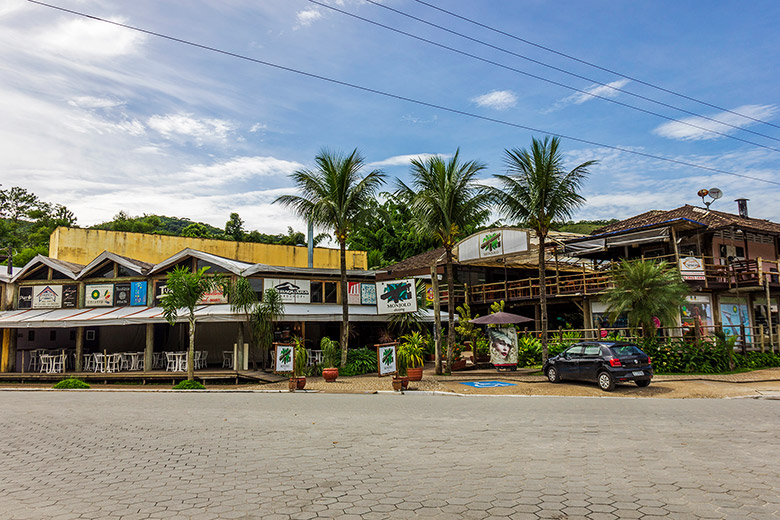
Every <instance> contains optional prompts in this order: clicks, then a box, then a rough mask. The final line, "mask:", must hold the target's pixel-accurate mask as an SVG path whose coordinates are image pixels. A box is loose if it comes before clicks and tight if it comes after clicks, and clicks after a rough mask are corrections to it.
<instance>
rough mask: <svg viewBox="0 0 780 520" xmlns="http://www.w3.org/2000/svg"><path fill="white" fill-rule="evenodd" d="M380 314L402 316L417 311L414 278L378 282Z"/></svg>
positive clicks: (378, 310)
mask: <svg viewBox="0 0 780 520" xmlns="http://www.w3.org/2000/svg"><path fill="white" fill-rule="evenodd" d="M376 292H377V295H378V296H379V298H378V299H377V302H376V307H377V313H378V314H400V313H404V312H416V311H417V292H416V290H415V281H414V278H408V279H405V280H390V281H387V282H377V283H376Z"/></svg>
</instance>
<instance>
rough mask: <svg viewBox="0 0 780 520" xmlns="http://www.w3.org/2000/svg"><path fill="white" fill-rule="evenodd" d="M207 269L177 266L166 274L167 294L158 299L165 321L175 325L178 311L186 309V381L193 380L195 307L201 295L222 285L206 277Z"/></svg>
mask: <svg viewBox="0 0 780 520" xmlns="http://www.w3.org/2000/svg"><path fill="white" fill-rule="evenodd" d="M208 269H209V268H208V267H203V268H201V269H199V270H197V271H195V272H192V270H191V269H189V268H187V267H184V266H179V267H176V268H175V269H174V270H173V271H171V272H170V273H168V280H167V282H166V290H167V292H166V293H165V294H163V296H162V298H160V306H161V307H162V309H163V317H164V318H165V321H167V322H168V323H170V324H171V326H173V325H176V320H177V319H178V314H179V311H180V310H182V309H186V311H187V320H188V321H189V323H190V347H189V350H188V351H187V379H189V380H190V381H192V380H193V379H195V367H194V366H193V360H194V358H195V307H196V306H197V305H198V302H199V301H200V300H201V298H203V295H204V294H206V293H207V292H209V291H212V290H214V289H215V288H217V287H220V286H222V285H223V284H224V282H223V281H222V279H221V278H220V277H218V276H207V275H206V271H207V270H208Z"/></svg>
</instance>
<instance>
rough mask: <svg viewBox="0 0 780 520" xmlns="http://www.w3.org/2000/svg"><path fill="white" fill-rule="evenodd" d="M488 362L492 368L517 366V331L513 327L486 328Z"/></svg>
mask: <svg viewBox="0 0 780 520" xmlns="http://www.w3.org/2000/svg"><path fill="white" fill-rule="evenodd" d="M487 333H488V338H490V362H491V363H492V364H493V366H496V367H503V366H513V365H517V331H516V330H515V328H514V327H501V328H492V327H491V328H488V329H487Z"/></svg>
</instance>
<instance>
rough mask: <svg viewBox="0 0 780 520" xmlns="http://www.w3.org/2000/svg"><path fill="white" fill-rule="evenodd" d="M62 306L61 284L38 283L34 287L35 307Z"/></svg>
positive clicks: (49, 307) (56, 307)
mask: <svg viewBox="0 0 780 520" xmlns="http://www.w3.org/2000/svg"><path fill="white" fill-rule="evenodd" d="M60 307H62V286H61V285H38V286H35V287H33V299H32V308H33V309H59V308H60Z"/></svg>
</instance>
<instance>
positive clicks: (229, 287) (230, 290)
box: [222, 276, 257, 370]
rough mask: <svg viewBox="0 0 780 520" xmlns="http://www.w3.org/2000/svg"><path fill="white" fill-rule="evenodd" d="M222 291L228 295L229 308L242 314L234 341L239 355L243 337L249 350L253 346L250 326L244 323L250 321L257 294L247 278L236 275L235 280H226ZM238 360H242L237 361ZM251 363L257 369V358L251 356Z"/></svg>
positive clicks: (241, 353) (241, 351)
mask: <svg viewBox="0 0 780 520" xmlns="http://www.w3.org/2000/svg"><path fill="white" fill-rule="evenodd" d="M222 290H223V292H224V293H225V294H226V295H227V297H228V302H230V310H231V311H233V312H236V313H240V314H242V315H243V316H244V321H242V322H240V323H239V324H238V338H237V341H236V343H237V344H238V350H237V352H236V353H237V355H238V356H239V357H241V356H242V355H243V352H244V349H243V345H244V338H245V337H247V339H249V351H250V352H252V349H253V347H254V334H253V333H252V327H247V326H246V325H247V324H249V323H250V318H251V315H252V311H253V309H254V308H255V306H256V305H257V294H256V293H255V290H254V288H253V287H252V284H251V282H250V281H249V279H248V278H244V277H243V276H239V277H237V278H236V279H235V280H227V281H226V282H225V285H224V287H223V288H222ZM239 361H242V362H241V363H239ZM252 364H253V366H254V369H255V370H257V358H256V356H252ZM235 366H243V360H238V359H237V360H235Z"/></svg>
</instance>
